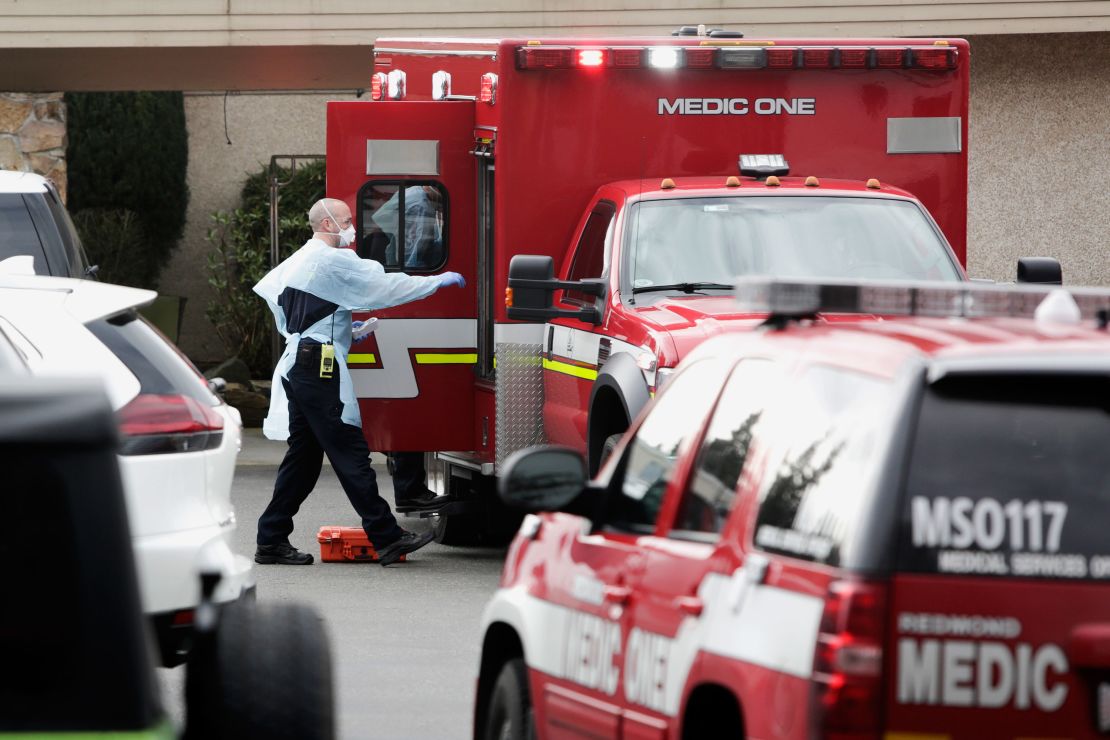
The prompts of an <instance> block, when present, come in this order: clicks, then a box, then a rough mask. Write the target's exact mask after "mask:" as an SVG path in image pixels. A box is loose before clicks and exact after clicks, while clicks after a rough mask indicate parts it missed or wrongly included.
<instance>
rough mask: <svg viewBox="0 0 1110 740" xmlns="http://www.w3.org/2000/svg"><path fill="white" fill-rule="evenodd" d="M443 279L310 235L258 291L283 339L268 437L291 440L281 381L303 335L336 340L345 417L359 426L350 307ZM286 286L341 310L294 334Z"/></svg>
mask: <svg viewBox="0 0 1110 740" xmlns="http://www.w3.org/2000/svg"><path fill="white" fill-rule="evenodd" d="M439 283H440V278H439V276H438V275H425V276H415V275H405V274H404V273H400V272H391V273H387V272H386V271H385V270H384V269H383V268H382V266H381V264H379V263H378V262H375V261H374V260H366V259H361V258H360V257H359V256H358V255H357V254H355V253H354V251H352V250H350V249H344V248H336V247H331V246H328V244H326V243H325V242H322V241H320V240H319V239H309V240H308V242H306V243H305V245H304V246H303V247H301V248H300V249H298V250H297V251H296V252H294V253H293V254H292V255H290V256H289V258H288V259H286V260H285V261H284V262H282V263H281V264H280V265H278V266H277V267H275V268H274V269H273V270H271V271H270V272H269V273H267V275H266V277H264V278H262V279H261V280H259V281H258V284H257V285H255V286H254V292H255V293H257V294H258V295H260V296H262V297H263V298H264V299H265V300H266V303H267V305H269V307H270V310H271V311H272V312H273V314H274V320H275V321H276V322H277V328H278V331H279V332H281V335H282V336H283V337H285V351H284V352H283V353H282V354H281V358H280V359H279V360H278V363H277V367H275V368H274V378H273V385H272V386H271V389H270V411H269V414H268V415H267V416H266V420H265V421H264V422H263V425H262V431H263V433H264V434H265V435H266V437H268V438H269V439H288V438H289V399H288V398H287V397H286V394H285V386H284V384H283V383H282V382H281V381H282V379H283V378H287V377H288V373H289V370H290V368H292V367H293V362H294V360H295V359H296V355H297V344H298V343H299V342H300V341H301V339H302V338H308V339H315V340H316V341H318V342H322V343H326V342H334V344H335V359H336V364H337V365H338V366H339V400H340V401H341V402H342V404H343V412H342V414H341V418H342V420H343V422H344V423H346V424H350V425H351V426H355V427H361V426H362V416H361V415H360V414H359V410H358V401H357V399H356V398H355V390H354V385H353V384H352V383H351V373H350V371H349V370H348V369H347V353H348V352H349V351H350V349H351V311H359V310H362V311H373V310H378V309H382V308H389V307H391V306H397V305H400V304H402V303H408V302H409V301H415V300H418V299H420V298H426V297H427V296H430V295H431V294H432V293H434V292H436V290H437V289H438V288H439ZM286 288H295V289H297V290H302V291H304V292H305V293H309V294H311V295H313V296H315V297H317V298H319V299H321V300H323V301H327V302H329V303H334V304H335V305H336V306H337V308H336V310H335V311H334V312H332V313H329V314H328V315H327V316H325V317H323V318H322V319H320V320H318V321H316V322H315V323H314V324H312V325H311V326H309V327H308V328H306V329H302V330H301V331H300V332H299V333H298V332H291V331H289V329H288V327H287V322H286V316H285V311H284V310H283V309H282V307H281V306H280V305H279V302H278V301H279V298H280V296H281V294H282V292H283V291H285V290H286ZM333 332H334V334H333ZM333 337H334V339H333Z"/></svg>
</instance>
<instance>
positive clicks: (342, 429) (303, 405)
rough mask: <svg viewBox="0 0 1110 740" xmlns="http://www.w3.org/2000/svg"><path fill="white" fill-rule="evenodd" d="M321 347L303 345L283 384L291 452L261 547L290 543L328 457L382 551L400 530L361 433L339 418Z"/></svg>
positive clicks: (265, 518)
mask: <svg viewBox="0 0 1110 740" xmlns="http://www.w3.org/2000/svg"><path fill="white" fill-rule="evenodd" d="M319 347H320V345H318V344H314V343H308V342H305V343H302V344H301V346H300V347H299V348H298V352H297V361H296V362H295V363H294V365H293V367H292V369H290V371H289V377H288V379H283V380H282V383H283V384H284V386H285V392H286V394H287V395H288V397H289V449H288V450H287V451H286V453H285V459H284V460H282V461H281V467H279V468H278V474H277V482H275V483H274V496H273V498H272V499H271V500H270V505H269V506H267V507H266V511H264V512H262V516H261V517H259V519H258V544H259V545H277V544H280V543H283V542H288V541H289V535H290V533H292V531H293V517H294V516H295V515H296V513H297V511H299V510H300V508H301V504H302V503H304V500H305V499H306V498H308V494H310V493H312V489H313V488H314V487H315V486H316V481H317V480H318V479H319V477H320V469H321V467H322V466H323V463H324V454H325V453H326V454H327V456H328V460H330V461H331V466H332V469H333V470H335V474H336V476H337V477H338V478H339V482H340V484H341V485H342V486H343V490H344V491H345V492H346V494H347V498H349V499H350V500H351V504H352V505H353V506H354V507H355V511H356V512H358V515H359V516H360V517H362V528H363V529H364V530H366V535H367V536H368V537H369V538H370V542H371V543H373V545H374V547H375V548H377V549H381V548H382V547H385V546H386V545H388V544H390V543H392V542H394V541H396V540H397V538H398V537H400V536H401V533H402V530H401V528H400V527H399V526H398V525H397V520H396V519H395V518H394V516H393V512H392V511H390V510H389V504H388V503H386V501H385V499H383V498H382V497H381V496H380V495H379V494H378V483H377V478H376V476H375V475H374V469H373V468H372V467H370V450H369V448H368V447H367V446H366V439H365V438H364V437H363V436H362V430H361V429H359V428H358V427H354V426H351V425H350V424H345V423H343V420H342V419H341V418H340V413H341V412H342V403H341V402H340V400H339V372H338V369H337V370H336V372H335V373H334V375H333V376H332V377H331V378H328V379H324V378H321V377H320V350H319Z"/></svg>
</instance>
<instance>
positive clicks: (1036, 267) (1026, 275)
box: [1017, 257, 1064, 285]
mask: <svg viewBox="0 0 1110 740" xmlns="http://www.w3.org/2000/svg"><path fill="white" fill-rule="evenodd" d="M1017 281H1018V282H1019V283H1035V284H1041V285H1063V284H1064V271H1063V270H1062V269H1061V268H1060V262H1059V260H1056V259H1053V258H1052V257H1022V258H1021V259H1019V260H1018V265H1017Z"/></svg>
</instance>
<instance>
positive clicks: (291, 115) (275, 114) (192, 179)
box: [159, 93, 354, 363]
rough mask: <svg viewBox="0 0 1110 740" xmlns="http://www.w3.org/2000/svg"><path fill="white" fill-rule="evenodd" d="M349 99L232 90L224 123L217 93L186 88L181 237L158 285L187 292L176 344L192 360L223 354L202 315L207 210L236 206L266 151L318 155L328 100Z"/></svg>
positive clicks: (265, 160) (266, 159) (207, 292)
mask: <svg viewBox="0 0 1110 740" xmlns="http://www.w3.org/2000/svg"><path fill="white" fill-rule="evenodd" d="M353 97H354V96H353V95H351V94H346V93H330V94H329V93H313V94H310V93H297V94H267V95H247V94H244V95H234V94H233V95H229V96H227V98H226V111H227V115H226V122H227V125H226V128H225V125H224V122H225V115H224V106H225V97H224V96H223V95H208V94H196V93H192V94H190V93H186V94H185V121H186V126H187V128H188V132H189V170H188V183H189V191H190V197H189V209H188V213H187V215H186V223H185V235H184V237H183V238H182V240H181V245H180V247H179V248H178V250H177V252H176V253H175V254H174V256H173V259H172V260H171V262H170V264H169V266H168V267H167V268H166V270H165V272H164V273H163V274H162V278H161V283H160V286H159V287H160V290H161V292H163V293H168V294H175V295H184V296H187V297H188V301H187V302H186V304H185V320H184V322H183V323H182V327H181V335H180V341H179V344H180V345H181V348H182V349H183V350H184V351H185V353H186V354H188V355H189V356H190V357H191V358H193V360H194V361H196V362H198V363H207V362H210V361H218V360H222V359H225V357H226V356H227V354H226V352H225V350H224V348H223V347H222V346H221V344H220V341H219V339H218V338H217V337H216V335H215V333H214V331H213V330H212V326H211V324H210V323H209V322H208V320H207V318H206V317H205V314H204V311H205V307H206V306H207V305H208V302H209V301H210V300H211V298H212V290H211V289H210V288H209V286H208V261H207V256H208V254H209V253H210V252H211V246H210V244H209V243H208V241H207V240H206V239H205V236H206V234H207V232H208V229H209V227H210V226H211V215H212V213H213V212H215V211H217V210H231V209H234V208H236V207H238V206H239V192H240V190H241V189H242V187H243V183H244V182H245V181H246V178H247V176H248V175H251V174H253V173H255V172H257V171H259V170H261V169H262V168H264V167H267V166H268V165H269V163H270V156H271V155H274V154H323V153H324V118H325V106H326V104H327V101H328V100H342V99H351V98H353ZM229 140H230V142H231V143H230V144H229V143H228V141H229ZM308 236H309V235H308V234H306V235H305V239H307V238H308Z"/></svg>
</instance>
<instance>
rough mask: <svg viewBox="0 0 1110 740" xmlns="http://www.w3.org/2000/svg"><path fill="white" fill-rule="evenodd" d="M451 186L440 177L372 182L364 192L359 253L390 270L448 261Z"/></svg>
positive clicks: (430, 266) (433, 267)
mask: <svg viewBox="0 0 1110 740" xmlns="http://www.w3.org/2000/svg"><path fill="white" fill-rule="evenodd" d="M446 222H447V191H446V190H445V189H444V188H443V186H442V185H440V184H439V183H435V182H421V183H416V182H412V183H398V182H392V183H388V182H379V181H372V182H368V183H366V185H364V186H363V188H362V190H361V191H360V193H359V223H360V226H361V229H360V233H361V237H360V240H359V244H358V253H359V256H361V257H364V258H368V259H373V260H377V261H378V262H381V263H382V265H383V266H385V268H386V269H387V270H404V271H405V272H430V271H432V270H436V269H439V268H440V267H442V266H443V264H444V263H445V262H446V261H447V223H446Z"/></svg>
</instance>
